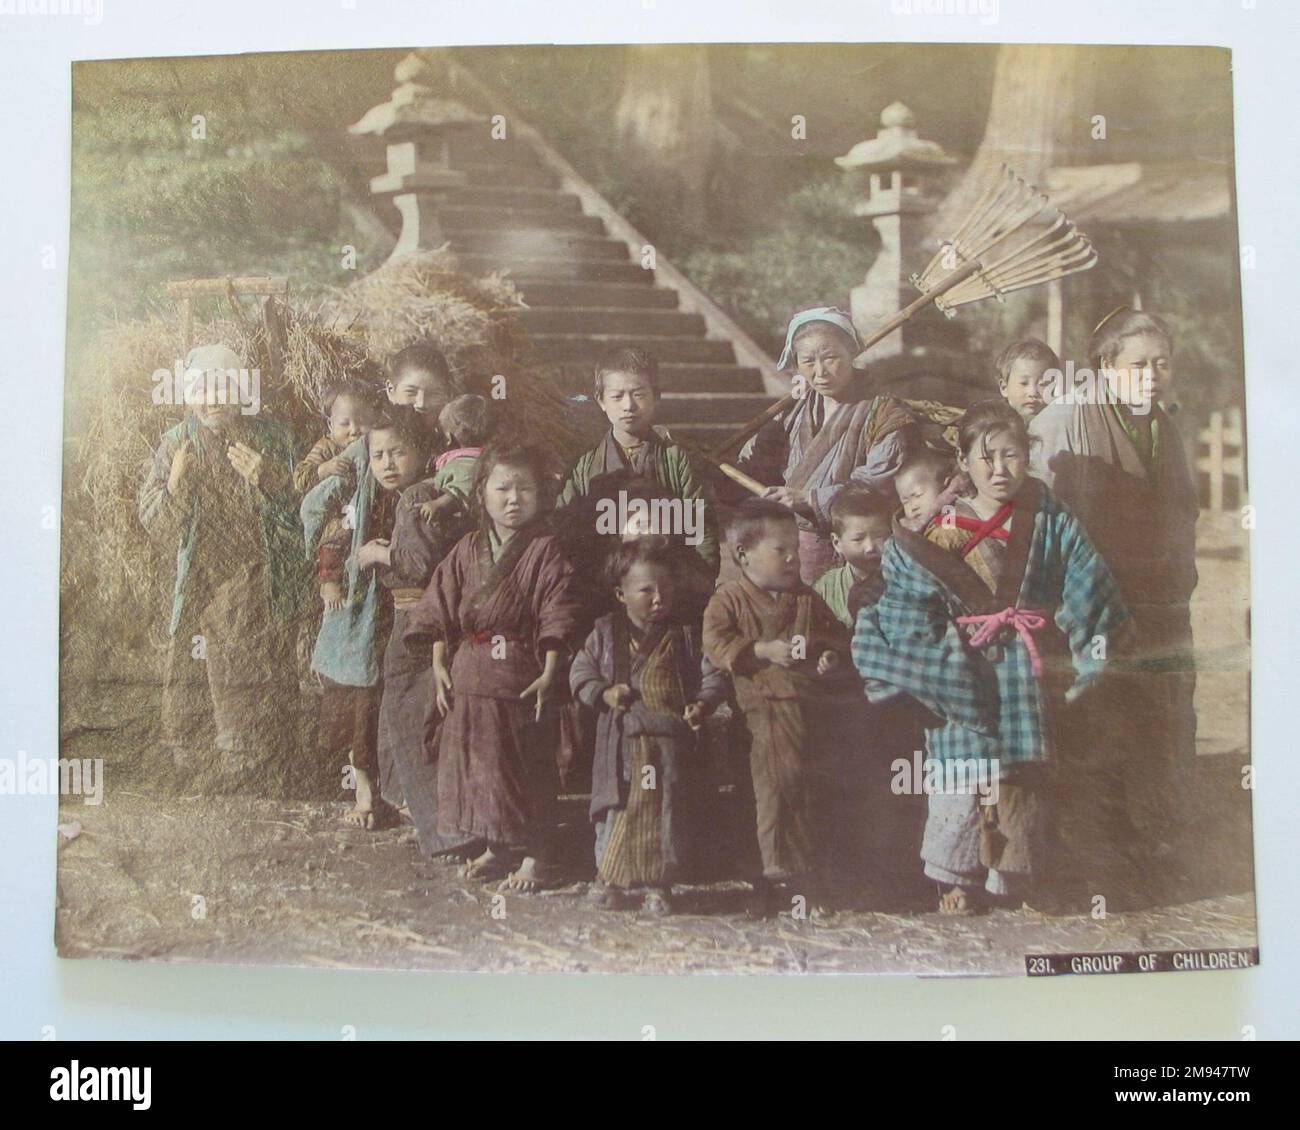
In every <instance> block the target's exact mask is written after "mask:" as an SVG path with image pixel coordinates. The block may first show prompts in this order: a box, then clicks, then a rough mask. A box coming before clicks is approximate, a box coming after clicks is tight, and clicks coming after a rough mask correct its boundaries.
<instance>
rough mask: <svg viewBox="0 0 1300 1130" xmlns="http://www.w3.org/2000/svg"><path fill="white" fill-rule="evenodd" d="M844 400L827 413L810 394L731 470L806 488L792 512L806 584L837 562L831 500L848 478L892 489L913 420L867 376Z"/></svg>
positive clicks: (754, 441)
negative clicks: (876, 391) (877, 392)
mask: <svg viewBox="0 0 1300 1130" xmlns="http://www.w3.org/2000/svg"><path fill="white" fill-rule="evenodd" d="M846 398H847V399H846V402H845V403H842V404H841V405H840V406H839V407H838V408H837V409H836V410H835V412H834V414H833V415H831V416H830V417H829V418H827V417H826V416H825V411H826V409H825V401H824V400H823V399H822V397H821V396H820V395H819V394H817V393H815V392H810V393H809V394H808V395H807V396H805V397H803V398H801V399H799V400H797V401H795V403H794V406H793V407H792V408H791V409H790V410H789V411H788V412H786V413H785V414H784V415H783V416H781V417H779V418H778V419H776V420H773V421H772V422H771V423H769V424H767V425H765V426H764V427H763V429H762V430H761V431H759V432H758V434H757V435H755V436H754V438H753V439H751V440H750V441H749V442H748V443H747V444H746V445H745V446H744V447H743V448H742V449H741V452H740V456H739V458H738V459H737V460H736V466H737V467H739V468H740V469H741V470H742V471H745V472H746V473H747V474H750V475H752V476H754V478H756V479H758V480H759V481H760V482H762V483H765V484H767V485H769V486H776V485H778V484H780V483H784V484H785V485H786V486H788V487H790V488H791V489H793V490H804V491H807V492H808V497H809V508H808V510H807V511H806V512H803V513H797V514H796V517H797V518H798V520H799V564H800V573H801V575H802V577H803V581H804V583H805V584H808V585H811V584H812V583H813V582H814V581H816V580H817V578H818V577H820V576H821V575H822V574H823V573H824V572H826V570H827V569H830V568H831V567H832V566H833V565H834V564H835V550H834V547H833V546H832V545H831V539H830V525H831V522H830V509H831V503H832V502H834V501H835V498H836V496H837V495H838V494H839V493H840V491H841V490H843V489H844V487H845V486H846V485H847V484H848V483H850V482H856V483H863V484H865V485H867V486H871V487H877V488H881V489H891V490H892V489H893V488H892V486H891V483H892V481H893V476H894V475H895V474H896V473H897V471H898V468H899V467H900V466H901V464H902V461H903V453H904V450H905V444H906V440H907V437H908V435H909V432H910V429H911V428H913V427H914V426H915V424H916V417H915V416H914V415H913V414H912V411H911V410H910V409H909V408H908V407H907V405H906V404H904V403H903V401H901V400H898V399H896V398H895V397H892V396H873V395H871V392H870V387H869V382H868V380H867V378H866V377H865V376H864V377H859V378H858V380H857V381H856V384H855V387H854V388H853V389H852V391H851V392H849V393H846Z"/></svg>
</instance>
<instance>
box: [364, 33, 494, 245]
mask: <svg viewBox="0 0 1300 1130" xmlns="http://www.w3.org/2000/svg"><path fill="white" fill-rule="evenodd" d="M412 60H414V63H415V64H419V66H418V67H415V66H414V64H413V62H412ZM423 71H424V67H423V64H422V60H419V59H418V57H417V56H411V57H409V58H408V59H404V60H403V61H402V62H401V63H400V64H398V67H397V71H396V77H397V80H398V83H399V85H398V87H397V89H396V90H394V91H393V94H392V97H391V98H390V99H389V100H388V101H387V102H381V103H380V104H379V105H378V106H375V107H373V108H372V109H370V110H368V111H367V112H366V114H365V116H364V117H362V119H361V120H360V121H359V122H357V123H355V124H354V125H351V126H349V127H348V132H349V133H351V134H355V135H358V136H363V135H366V134H372V135H374V136H375V137H378V138H382V139H383V140H384V141H385V142H386V143H387V145H388V171H387V172H386V173H384V174H382V175H380V176H377V177H372V178H371V180H370V191H371V192H373V193H374V194H375V195H376V196H391V197H392V198H393V203H394V204H395V205H396V206H397V210H398V212H399V213H400V214H401V217H402V230H401V234H400V235H399V236H398V238H397V245H396V246H395V247H394V248H393V252H392V254H391V255H390V256H389V261H390V262H391V261H392V260H393V259H397V258H400V257H401V256H403V255H408V254H410V253H411V252H414V251H426V250H431V249H433V248H436V247H440V246H441V245H442V244H443V243H444V242H445V241H446V237H445V235H444V234H443V232H442V230H441V228H440V226H439V224H438V205H439V204H440V203H441V202H442V201H443V200H445V199H446V197H447V195H448V194H449V193H450V192H452V191H454V190H455V189H459V188H463V187H464V186H465V184H466V183H467V181H466V177H465V174H464V173H462V172H458V171H457V170H455V169H453V168H452V167H451V144H452V139H453V138H454V137H456V136H457V135H458V134H461V135H463V134H464V133H466V132H468V131H469V130H471V129H473V128H475V127H478V128H484V124H485V123H486V122H487V116H486V115H485V114H479V113H476V112H475V111H473V110H470V109H469V108H468V107H466V106H464V105H463V104H462V103H460V102H458V101H456V100H455V99H452V98H443V97H440V96H438V95H435V94H434V92H433V90H432V89H430V88H429V87H428V86H425V85H423V84H422V83H419V82H415V81H412V79H413V78H414V77H417V76H418V77H423Z"/></svg>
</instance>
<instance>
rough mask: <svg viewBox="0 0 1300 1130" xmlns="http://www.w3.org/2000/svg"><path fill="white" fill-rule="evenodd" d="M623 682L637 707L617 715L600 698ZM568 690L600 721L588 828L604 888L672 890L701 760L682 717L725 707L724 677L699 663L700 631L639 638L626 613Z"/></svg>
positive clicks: (599, 634) (579, 663)
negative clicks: (690, 708) (691, 707)
mask: <svg viewBox="0 0 1300 1130" xmlns="http://www.w3.org/2000/svg"><path fill="white" fill-rule="evenodd" d="M620 683H622V684H626V685H627V686H630V687H631V688H632V691H633V693H634V694H635V696H636V699H635V701H634V702H633V704H632V706H631V707H630V708H628V709H627V710H621V711H619V710H611V709H610V708H609V706H607V705H606V703H605V702H604V699H603V697H602V696H603V695H604V693H605V691H607V690H608V689H609V688H610V687H612V686H615V685H617V684H620ZM569 685H570V686H571V687H572V689H573V695H574V697H575V698H576V699H577V700H578V701H579V702H581V703H582V704H583V705H584V706H588V707H590V708H591V709H592V710H594V711H596V712H597V722H596V756H595V761H594V763H593V766H592V785H591V819H592V821H593V822H595V824H596V825H597V828H598V830H599V831H598V836H597V859H596V862H597V867H598V870H599V873H600V877H601V879H602V880H604V881H605V882H606V883H609V884H611V885H613V886H618V887H631V886H635V885H638V884H645V885H648V886H662V885H664V884H667V883H671V882H672V881H673V880H674V879H675V878H677V877H679V876H680V875H681V873H682V870H683V866H684V864H685V862H686V857H687V852H688V849H689V839H690V825H691V823H692V815H691V804H692V800H693V799H694V793H695V777H696V775H697V774H696V770H697V768H698V766H697V764H696V762H697V760H698V756H699V750H698V748H697V746H698V742H699V738H698V735H697V734H696V732H695V731H693V730H692V729H691V728H690V727H689V726H687V725H686V723H685V721H684V720H683V718H682V712H683V711H684V710H685V708H686V706H687V705H688V704H689V703H692V702H704V703H707V704H708V705H709V706H710V707H716V706H718V705H719V704H721V703H722V702H724V701H725V699H726V696H727V691H728V684H727V677H726V675H724V674H723V673H722V672H721V671H719V670H717V668H715V667H714V666H713V664H712V663H710V662H709V660H708V659H707V658H706V657H704V656H703V655H702V654H701V651H700V639H699V632H698V631H697V630H696V629H695V628H692V627H688V626H685V625H682V624H667V625H655V626H651V627H650V628H649V629H648V630H647V631H646V632H645V633H644V634H642V633H640V632H638V631H637V630H636V628H635V627H634V626H633V625H632V623H631V622H630V621H629V620H628V618H627V615H626V614H625V613H624V612H622V611H619V612H614V613H611V614H609V615H608V616H602V617H601V618H600V619H599V620H598V621H597V622H596V626H595V628H594V629H593V630H592V632H591V635H590V636H588V637H587V642H586V645H585V646H584V647H583V648H582V650H581V651H579V652H578V653H577V655H575V656H574V659H573V666H572V668H571V669H570V672H569ZM647 768H649V769H650V770H651V771H652V772H650V773H647ZM647 782H648V784H647Z"/></svg>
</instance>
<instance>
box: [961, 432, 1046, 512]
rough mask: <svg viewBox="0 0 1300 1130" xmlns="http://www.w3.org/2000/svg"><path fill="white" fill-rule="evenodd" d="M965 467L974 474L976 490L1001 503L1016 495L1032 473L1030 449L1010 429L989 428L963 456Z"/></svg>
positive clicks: (981, 495)
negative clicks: (992, 430)
mask: <svg viewBox="0 0 1300 1130" xmlns="http://www.w3.org/2000/svg"><path fill="white" fill-rule="evenodd" d="M961 468H962V470H963V471H965V472H966V473H967V474H968V475H969V476H970V481H971V484H972V485H973V486H974V487H975V493H976V494H977V495H979V496H980V497H981V498H984V499H987V500H988V501H990V502H995V503H997V504H998V505H999V506H1001V505H1002V504H1003V503H1004V502H1010V501H1011V500H1012V499H1013V498H1015V497H1016V493H1017V492H1018V491H1019V490H1020V488H1021V486H1023V485H1024V481H1025V479H1026V478H1027V477H1028V475H1029V452H1027V451H1026V450H1025V447H1024V444H1023V443H1022V442H1021V441H1020V439H1019V437H1018V436H1016V434H1015V433H1014V432H1012V431H1010V430H1008V429H1005V428H1004V429H1002V430H999V431H995V432H987V433H985V435H984V438H983V440H982V441H980V440H976V441H975V443H974V444H972V445H971V449H970V455H969V456H967V455H963V456H962V457H961Z"/></svg>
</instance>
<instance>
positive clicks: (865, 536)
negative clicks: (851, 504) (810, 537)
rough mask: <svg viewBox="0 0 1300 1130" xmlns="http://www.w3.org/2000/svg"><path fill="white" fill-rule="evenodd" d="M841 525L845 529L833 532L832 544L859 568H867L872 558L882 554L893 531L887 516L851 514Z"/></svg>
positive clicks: (837, 551)
mask: <svg viewBox="0 0 1300 1130" xmlns="http://www.w3.org/2000/svg"><path fill="white" fill-rule="evenodd" d="M840 525H841V526H842V527H843V529H842V531H841V532H840V533H832V534H831V544H832V545H833V546H834V547H835V552H836V553H838V554H839V555H840V556H841V557H843V558H844V560H845V561H847V562H848V563H849V564H850V565H854V566H857V567H858V568H859V569H862V568H865V567H866V566H867V565H868V564H869V563H870V561H871V560H872V558H874V557H878V556H879V555H880V553H881V551H882V550H883V549H884V548H885V542H887V541H888V540H889V535H890V532H891V531H890V528H889V519H887V518H867V517H862V516H860V515H857V514H850V515H849V516H848V517H847V518H845V519H843V521H842V522H841V523H840Z"/></svg>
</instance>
